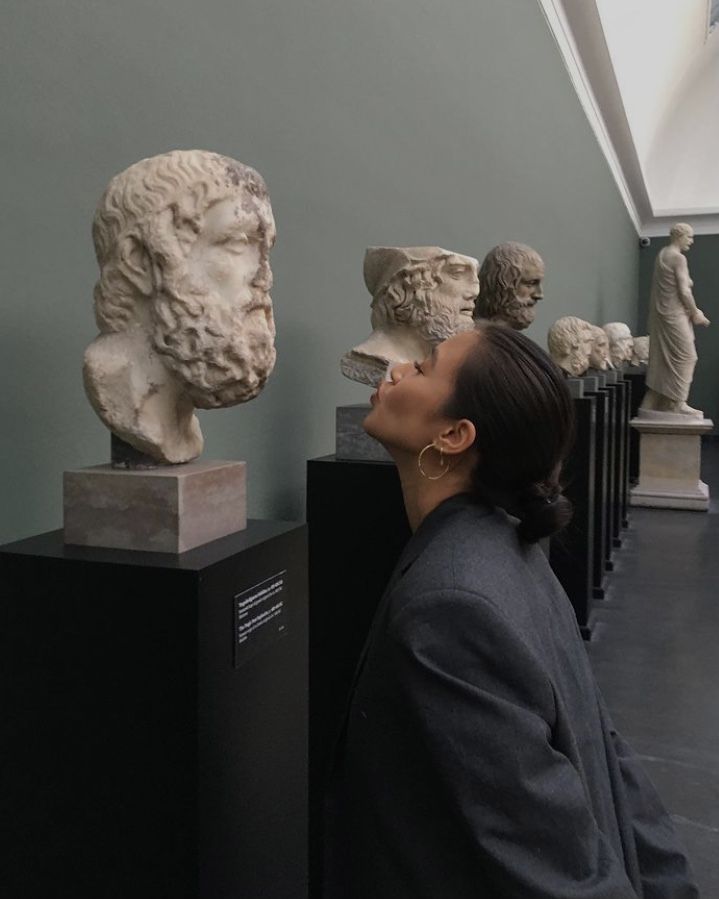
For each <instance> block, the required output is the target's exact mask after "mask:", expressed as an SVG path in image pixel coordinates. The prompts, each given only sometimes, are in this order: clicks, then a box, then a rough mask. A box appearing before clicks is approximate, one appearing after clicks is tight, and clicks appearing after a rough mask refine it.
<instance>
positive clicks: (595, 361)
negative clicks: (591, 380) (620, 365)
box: [589, 347, 609, 371]
mask: <svg viewBox="0 0 719 899" xmlns="http://www.w3.org/2000/svg"><path fill="white" fill-rule="evenodd" d="M589 367H590V368H594V369H596V370H597V371H606V370H607V369H608V368H609V351H608V350H606V349H604V350H601V349H599V348H598V347H595V348H594V349H593V350H592V354H591V356H590V357H589Z"/></svg>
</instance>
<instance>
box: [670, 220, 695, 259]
mask: <svg viewBox="0 0 719 899" xmlns="http://www.w3.org/2000/svg"><path fill="white" fill-rule="evenodd" d="M669 239H670V240H671V242H672V243H673V244H676V246H678V247H679V249H680V250H681V251H682V253H686V252H687V250H688V249H689V248H690V247H691V245H692V244H693V243H694V229H693V228H692V226H691V225H687V223H686V222H677V223H676V224H674V225H672V227H671V230H670V231H669Z"/></svg>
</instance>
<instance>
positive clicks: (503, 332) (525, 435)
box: [445, 323, 574, 543]
mask: <svg viewBox="0 0 719 899" xmlns="http://www.w3.org/2000/svg"><path fill="white" fill-rule="evenodd" d="M477 335H478V340H477V344H476V348H475V349H473V350H472V351H470V354H469V356H468V358H467V359H466V360H465V361H464V363H463V364H462V366H461V368H460V370H459V372H458V373H457V380H456V384H455V389H454V394H453V396H452V397H451V399H450V400H449V402H448V404H447V406H446V409H445V412H446V414H447V415H448V416H450V417H451V418H466V419H469V421H471V422H472V423H473V424H474V426H475V428H476V430H477V437H476V440H475V444H474V446H475V448H476V450H477V455H478V459H477V464H476V466H475V468H474V470H473V472H472V494H473V496H474V498H475V499H477V500H478V501H486V502H489V503H491V504H492V505H496V506H500V507H502V508H503V509H505V510H506V511H507V512H509V514H510V515H513V516H515V517H516V518H518V519H519V526H518V533H519V536H520V538H521V539H522V540H524V541H526V542H528V543H534V542H536V541H537V540H539V539H541V538H542V537H546V536H549V535H550V534H553V533H555V532H556V531H559V530H561V529H562V528H563V527H565V526H566V525H567V524H568V523H569V521H570V520H571V517H572V504H571V503H570V501H569V500H568V499H567V498H566V497H565V496H563V495H562V487H561V483H560V474H561V469H562V464H563V462H564V460H565V458H566V456H567V453H568V452H569V450H570V448H571V445H572V441H573V439H574V406H573V403H572V398H571V395H570V393H569V389H568V387H567V384H566V383H565V379H564V375H563V373H562V372H561V370H560V369H559V368H558V366H556V365H555V364H554V362H552V360H551V359H550V358H549V356H548V355H547V354H546V353H545V352H544V351H543V350H541V349H540V348H539V347H538V346H537V345H536V344H535V343H533V342H532V341H531V340H529V339H528V338H526V337H524V335H522V334H520V333H519V332H518V331H514V330H513V329H512V328H509V327H506V326H504V325H494V324H489V323H481V324H478V325H477Z"/></svg>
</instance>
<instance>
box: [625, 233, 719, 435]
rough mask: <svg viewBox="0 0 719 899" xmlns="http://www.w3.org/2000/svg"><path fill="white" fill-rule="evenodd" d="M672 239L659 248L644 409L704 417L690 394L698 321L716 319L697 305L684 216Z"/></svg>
mask: <svg viewBox="0 0 719 899" xmlns="http://www.w3.org/2000/svg"><path fill="white" fill-rule="evenodd" d="M670 238H671V239H670V242H669V244H668V246H666V247H663V248H662V249H661V250H660V251H659V253H658V254H657V258H656V259H655V261H654V272H653V275H652V290H651V296H650V298H649V338H650V342H649V367H648V369H647V389H646V393H645V394H644V399H643V400H642V405H641V408H642V409H646V410H651V411H657V412H678V413H681V414H684V415H689V416H694V417H697V418H703V417H704V413H703V412H701V411H700V410H699V409H694V408H692V407H691V406H690V405H689V404H688V403H687V400H688V399H689V391H690V389H691V385H692V380H693V378H694V369H695V366H696V364H697V352H696V347H695V340H694V327H695V326H696V325H700V326H702V327H707V326H708V325H709V324H710V322H709V319H708V318H707V317H706V316H705V315H704V313H703V312H702V311H701V309H699V308H698V307H697V304H696V302H695V300H694V294H693V293H692V287H693V286H694V282H693V281H692V279H691V278H690V277H689V266H688V264H687V260H686V256H685V255H684V254H685V253H687V252H688V251H689V249H690V248H691V246H692V244H693V243H694V232H693V231H692V228H691V227H690V226H689V225H687V224H685V223H684V222H677V223H676V224H675V225H673V226H672V229H671V232H670Z"/></svg>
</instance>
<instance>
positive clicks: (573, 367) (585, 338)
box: [547, 315, 594, 378]
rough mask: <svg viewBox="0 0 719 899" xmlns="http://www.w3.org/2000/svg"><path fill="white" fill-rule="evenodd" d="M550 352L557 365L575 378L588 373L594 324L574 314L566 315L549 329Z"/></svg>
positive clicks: (548, 342)
mask: <svg viewBox="0 0 719 899" xmlns="http://www.w3.org/2000/svg"><path fill="white" fill-rule="evenodd" d="M547 345H548V348H549V354H550V355H551V357H552V359H553V360H554V361H555V362H556V363H557V365H558V366H559V367H560V368H561V369H562V370H563V371H565V372H566V373H567V374H568V375H571V376H572V377H573V378H578V377H579V376H580V375H583V374H585V373H586V371H587V369H588V368H589V359H590V355H591V353H592V349H593V347H594V335H593V334H592V326H591V325H590V324H589V322H585V321H583V320H582V319H580V318H577V317H576V316H574V315H566V316H564V317H563V318H560V319H557V321H556V322H555V323H554V324H553V325H552V327H551V328H550V329H549V334H548V336H547Z"/></svg>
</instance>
